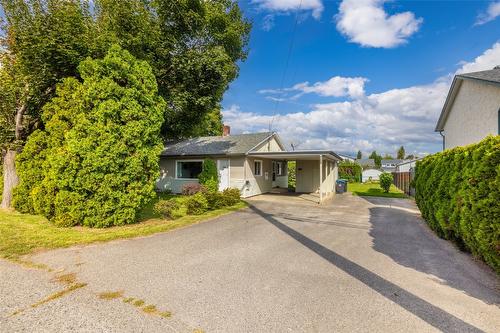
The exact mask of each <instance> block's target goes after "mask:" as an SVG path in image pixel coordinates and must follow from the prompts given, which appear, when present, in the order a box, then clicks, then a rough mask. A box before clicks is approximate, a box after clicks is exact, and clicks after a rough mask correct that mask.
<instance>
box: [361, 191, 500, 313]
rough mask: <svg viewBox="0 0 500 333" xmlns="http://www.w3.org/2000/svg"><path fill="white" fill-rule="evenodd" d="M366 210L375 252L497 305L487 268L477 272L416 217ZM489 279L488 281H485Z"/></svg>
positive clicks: (493, 279)
mask: <svg viewBox="0 0 500 333" xmlns="http://www.w3.org/2000/svg"><path fill="white" fill-rule="evenodd" d="M363 199H364V198H363ZM365 200H366V199H365ZM369 210H370V224H371V226H372V227H371V229H370V233H369V234H370V236H371V237H372V238H373V249H374V250H375V251H378V252H380V253H383V254H385V255H387V256H389V257H390V258H391V259H392V260H394V261H395V262H397V263H398V264H399V265H402V266H405V267H409V268H412V269H414V270H417V271H419V272H423V273H426V274H431V275H434V276H436V277H437V278H438V279H440V281H439V282H440V283H443V284H446V285H448V286H450V287H452V288H454V289H457V290H462V291H464V292H465V293H467V294H468V295H470V296H472V297H474V298H477V299H480V300H482V301H483V302H485V303H488V304H498V303H499V302H500V297H499V296H498V292H497V291H496V290H495V285H496V283H497V282H496V281H497V280H496V277H495V276H494V274H493V273H492V272H490V270H489V269H487V268H486V267H485V269H484V270H480V269H478V267H477V266H478V264H477V263H474V262H472V261H471V260H469V257H468V256H467V255H465V254H464V253H459V252H457V250H456V249H455V248H454V247H453V245H452V244H447V243H446V241H444V240H441V239H439V238H438V237H437V236H436V235H435V234H434V233H433V232H432V230H430V229H429V228H428V227H427V225H426V224H425V222H423V221H421V222H420V221H419V220H417V219H416V218H415V214H412V213H410V212H407V211H404V210H401V209H393V208H388V207H371V208H369ZM485 272H487V273H490V274H484V273H485ZM488 275H491V279H490V281H485V276H488Z"/></svg>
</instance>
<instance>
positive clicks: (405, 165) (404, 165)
mask: <svg viewBox="0 0 500 333" xmlns="http://www.w3.org/2000/svg"><path fill="white" fill-rule="evenodd" d="M421 159H422V158H417V159H414V160H407V161H403V162H401V163H399V164H398V165H396V170H395V172H409V171H411V170H413V169H415V166H416V165H417V161H419V160H421Z"/></svg>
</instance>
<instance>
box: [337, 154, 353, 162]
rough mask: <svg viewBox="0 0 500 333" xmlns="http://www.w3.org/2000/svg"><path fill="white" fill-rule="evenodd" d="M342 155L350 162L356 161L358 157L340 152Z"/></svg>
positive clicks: (343, 158)
mask: <svg viewBox="0 0 500 333" xmlns="http://www.w3.org/2000/svg"><path fill="white" fill-rule="evenodd" d="M338 155H339V156H340V157H342V160H344V161H349V162H354V161H356V157H352V156H349V155H344V154H338Z"/></svg>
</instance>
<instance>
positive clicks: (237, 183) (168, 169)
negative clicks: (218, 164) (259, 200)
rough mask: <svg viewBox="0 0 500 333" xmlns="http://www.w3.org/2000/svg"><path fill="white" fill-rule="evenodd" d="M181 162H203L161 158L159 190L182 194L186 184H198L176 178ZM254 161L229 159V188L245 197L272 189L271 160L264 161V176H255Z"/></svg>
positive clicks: (243, 158) (194, 180)
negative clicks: (176, 171)
mask: <svg viewBox="0 0 500 333" xmlns="http://www.w3.org/2000/svg"><path fill="white" fill-rule="evenodd" d="M221 158H225V157H221ZM215 159H216V158H215ZM180 160H202V158H161V159H160V179H159V180H158V181H157V183H156V187H157V189H158V190H160V191H166V190H170V191H172V192H173V193H181V192H182V187H183V186H184V185H185V184H189V183H198V180H197V179H187V180H185V179H176V178H175V163H176V161H180ZM254 160H255V159H254V158H248V161H247V159H246V158H245V157H244V156H238V157H231V158H229V163H230V165H229V179H230V182H229V186H230V187H232V188H237V189H239V190H240V191H241V195H242V196H243V197H250V196H253V195H257V194H262V193H266V192H269V191H270V190H271V189H272V162H271V160H262V176H254V170H253V169H254V163H253V162H254ZM266 172H267V178H266ZM246 180H248V184H247V182H246Z"/></svg>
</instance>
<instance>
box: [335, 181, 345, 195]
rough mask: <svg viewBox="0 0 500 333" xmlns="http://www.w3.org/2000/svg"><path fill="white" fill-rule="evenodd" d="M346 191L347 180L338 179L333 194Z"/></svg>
mask: <svg viewBox="0 0 500 333" xmlns="http://www.w3.org/2000/svg"><path fill="white" fill-rule="evenodd" d="M346 191H347V180H345V179H338V180H337V182H336V184H335V192H337V193H344V192H346Z"/></svg>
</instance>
